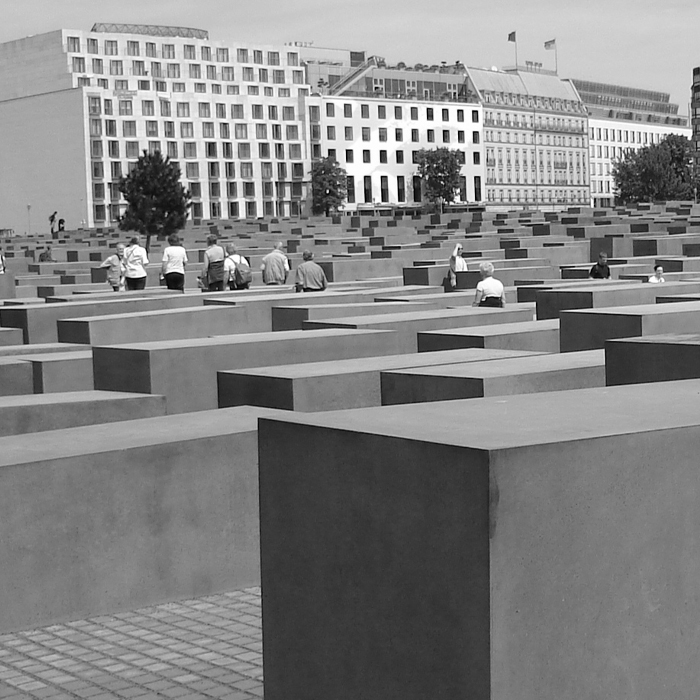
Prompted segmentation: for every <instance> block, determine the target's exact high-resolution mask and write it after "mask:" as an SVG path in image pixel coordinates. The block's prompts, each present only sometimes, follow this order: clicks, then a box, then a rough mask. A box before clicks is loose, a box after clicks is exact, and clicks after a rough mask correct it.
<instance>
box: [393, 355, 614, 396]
mask: <svg viewBox="0 0 700 700" xmlns="http://www.w3.org/2000/svg"><path fill="white" fill-rule="evenodd" d="M483 352H489V351H488V350H484V351H483ZM491 352H494V351H491ZM425 354H427V355H428V356H430V354H431V353H425ZM594 386H605V353H604V351H603V350H589V351H587V352H572V353H566V354H563V355H562V354H558V353H555V354H551V355H529V356H523V357H514V358H505V359H497V360H492V361H490V362H468V363H460V364H451V365H439V366H433V367H413V368H408V369H402V370H391V371H382V373H381V392H382V405H384V406H389V405H392V404H401V403H423V402H426V401H447V400H450V399H473V398H481V397H484V396H504V395H508V394H530V393H535V392H544V391H565V390H567V389H585V388H587V387H594Z"/></svg>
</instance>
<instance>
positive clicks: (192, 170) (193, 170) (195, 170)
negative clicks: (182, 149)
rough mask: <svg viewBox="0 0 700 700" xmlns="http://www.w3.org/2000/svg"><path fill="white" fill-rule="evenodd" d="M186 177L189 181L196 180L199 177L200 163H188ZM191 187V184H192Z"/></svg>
mask: <svg viewBox="0 0 700 700" xmlns="http://www.w3.org/2000/svg"><path fill="white" fill-rule="evenodd" d="M185 175H186V176H187V179H189V180H194V179H196V178H198V177H199V163H186V164H185ZM190 187H191V183H190Z"/></svg>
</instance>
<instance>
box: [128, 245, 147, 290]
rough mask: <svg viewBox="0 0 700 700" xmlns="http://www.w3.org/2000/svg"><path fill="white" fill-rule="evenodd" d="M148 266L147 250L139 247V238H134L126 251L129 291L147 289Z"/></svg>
mask: <svg viewBox="0 0 700 700" xmlns="http://www.w3.org/2000/svg"><path fill="white" fill-rule="evenodd" d="M146 265H148V254H147V253H146V249H145V248H142V247H141V246H140V245H139V237H138V236H134V237H133V238H132V239H131V240H130V241H129V247H128V248H127V249H126V250H125V251H124V281H125V282H126V289H127V291H133V290H135V289H145V288H146Z"/></svg>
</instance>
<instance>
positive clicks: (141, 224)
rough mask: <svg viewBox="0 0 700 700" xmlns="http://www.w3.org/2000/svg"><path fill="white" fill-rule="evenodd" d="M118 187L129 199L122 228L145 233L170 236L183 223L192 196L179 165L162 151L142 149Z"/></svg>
mask: <svg viewBox="0 0 700 700" xmlns="http://www.w3.org/2000/svg"><path fill="white" fill-rule="evenodd" d="M119 191H120V192H121V193H122V194H123V195H124V199H126V201H127V202H128V204H129V206H128V207H127V210H126V212H125V213H124V216H123V217H122V220H121V221H120V222H119V228H120V229H121V230H122V231H138V232H139V233H141V234H143V235H145V236H146V250H148V249H149V247H150V243H151V236H168V235H170V234H171V233H175V232H176V231H179V230H180V229H181V228H183V227H184V225H185V222H186V221H187V211H188V210H189V208H190V199H191V198H192V196H191V194H190V192H189V190H186V189H185V188H184V187H183V186H182V185H181V184H180V168H179V167H178V166H177V165H176V164H175V163H171V162H170V158H167V157H166V158H165V159H164V158H163V155H162V154H161V152H160V151H155V152H154V153H147V152H146V151H144V152H143V155H142V156H141V157H140V158H139V159H138V162H137V163H136V167H135V168H134V169H133V170H132V171H131V172H130V173H129V174H128V175H127V176H126V177H122V178H120V180H119Z"/></svg>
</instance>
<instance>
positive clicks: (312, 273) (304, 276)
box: [294, 250, 328, 292]
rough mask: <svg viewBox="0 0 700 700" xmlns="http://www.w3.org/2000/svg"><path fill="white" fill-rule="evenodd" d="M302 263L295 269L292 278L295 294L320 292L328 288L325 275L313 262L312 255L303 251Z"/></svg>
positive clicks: (307, 251)
mask: <svg viewBox="0 0 700 700" xmlns="http://www.w3.org/2000/svg"><path fill="white" fill-rule="evenodd" d="M302 257H303V258H304V262H303V263H301V265H299V267H297V271H296V277H295V278H294V288H295V289H296V291H297V292H322V291H323V290H324V289H325V288H326V287H327V286H328V280H327V279H326V273H325V272H324V271H323V268H322V267H321V266H320V265H319V264H318V263H315V262H314V254H313V253H312V252H311V251H309V250H305V251H304V252H303V253H302Z"/></svg>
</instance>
